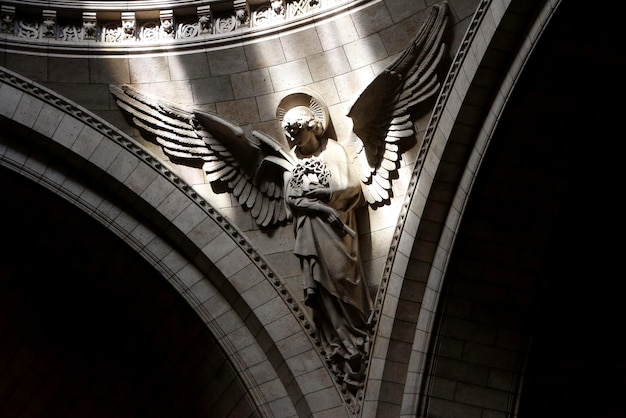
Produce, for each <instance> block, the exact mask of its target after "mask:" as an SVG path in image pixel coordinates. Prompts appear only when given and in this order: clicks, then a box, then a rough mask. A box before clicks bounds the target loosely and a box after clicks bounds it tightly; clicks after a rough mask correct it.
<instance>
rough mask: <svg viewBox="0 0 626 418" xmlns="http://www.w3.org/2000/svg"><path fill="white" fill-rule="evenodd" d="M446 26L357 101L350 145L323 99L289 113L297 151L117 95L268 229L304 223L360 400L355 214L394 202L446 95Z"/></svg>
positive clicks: (361, 328) (326, 330)
mask: <svg viewBox="0 0 626 418" xmlns="http://www.w3.org/2000/svg"><path fill="white" fill-rule="evenodd" d="M446 24H447V5H446V3H441V4H439V5H436V6H434V7H433V9H432V11H431V14H430V16H429V18H428V20H427V21H426V22H425V23H424V25H423V26H422V28H421V29H420V30H419V31H418V33H417V34H416V36H415V38H414V39H413V41H412V42H411V44H410V45H409V47H408V48H407V49H406V50H405V51H404V52H403V53H402V54H401V55H400V56H399V57H398V58H397V59H396V60H395V61H394V62H393V63H392V64H390V65H389V66H388V67H387V68H386V69H385V70H384V71H383V72H381V73H380V74H379V75H378V76H376V77H375V78H374V80H373V81H372V82H371V83H370V84H369V85H368V86H367V87H366V88H365V89H364V90H363V91H362V93H361V94H360V95H358V96H357V98H356V100H355V101H354V102H353V104H352V106H351V107H350V110H349V112H348V114H347V116H348V117H350V118H351V119H352V122H353V133H352V135H351V138H349V139H347V140H345V141H342V143H343V142H346V141H347V142H349V143H350V146H349V147H348V146H346V147H344V146H343V145H342V143H340V142H338V141H337V140H335V139H333V138H328V137H327V136H326V135H325V132H326V131H327V128H328V126H329V123H330V120H329V119H330V118H329V114H328V110H327V108H326V106H325V104H324V102H323V100H322V99H321V98H320V97H318V96H317V95H316V94H314V93H313V92H306V91H304V92H297V93H292V94H289V95H287V96H286V97H285V98H284V99H283V100H282V101H281V102H280V103H279V105H278V109H277V119H278V120H279V122H280V124H281V128H282V131H283V132H284V134H285V137H286V139H287V142H288V143H289V144H290V145H291V148H286V147H284V146H283V145H282V143H283V142H281V141H278V140H276V139H274V138H272V137H271V136H269V135H267V134H265V133H263V132H260V131H253V132H251V134H250V136H248V135H247V134H246V133H245V132H244V130H243V129H242V128H241V127H239V126H237V125H236V124H234V123H232V122H230V121H227V120H225V119H223V118H221V117H219V116H216V115H213V114H209V113H206V112H201V111H198V110H193V109H184V108H181V107H178V106H176V105H172V104H170V103H168V102H166V101H164V100H162V99H158V98H153V97H149V96H147V95H144V94H141V93H139V92H138V91H136V90H134V89H133V88H132V87H130V86H122V87H116V86H111V92H112V94H113V96H114V97H115V99H116V102H117V104H118V106H119V107H120V108H121V109H122V110H123V111H124V112H125V113H126V114H127V115H128V116H129V117H130V118H131V119H132V123H133V124H134V125H135V126H136V127H137V128H138V129H139V130H140V131H141V132H144V133H145V134H147V135H149V136H150V138H152V139H153V140H155V141H156V142H158V144H160V146H161V147H162V149H163V151H164V152H165V154H166V155H168V156H169V157H170V158H172V159H173V160H175V161H191V160H193V161H197V162H200V163H202V164H203V170H204V171H205V173H206V175H207V181H208V182H215V181H220V182H222V183H224V184H226V185H227V188H228V190H229V191H230V192H231V193H232V194H233V195H234V196H235V197H236V198H237V199H238V202H239V203H240V204H241V205H242V206H243V207H244V208H246V209H247V210H249V211H250V213H251V215H252V217H253V218H254V219H255V220H256V222H257V224H258V225H259V226H260V227H269V226H273V225H276V224H279V223H284V222H289V221H292V222H293V226H294V231H295V247H294V253H295V255H296V256H297V257H298V259H299V261H300V266H301V268H302V280H303V289H304V303H305V304H306V305H307V306H309V307H310V309H311V312H312V316H313V321H314V324H315V327H316V337H317V338H318V339H319V342H320V343H321V346H322V348H323V350H324V353H325V354H326V356H327V361H328V363H329V364H330V365H332V369H333V371H334V372H335V373H336V374H337V376H338V378H339V379H340V380H341V381H342V382H343V384H344V385H345V387H347V388H348V389H350V390H351V392H354V391H356V390H358V389H359V388H360V387H361V386H362V385H363V381H364V375H365V371H366V366H367V359H368V356H369V349H370V347H369V346H370V336H371V335H370V334H371V332H372V327H371V315H372V312H373V301H372V298H371V295H370V293H369V290H368V289H369V288H368V285H367V281H366V278H365V277H364V274H363V269H362V266H361V260H360V257H359V244H358V234H357V232H356V230H357V222H356V219H355V209H356V208H357V207H359V206H361V205H363V204H370V205H379V204H385V203H386V202H388V201H389V199H390V196H391V186H392V179H393V175H394V172H395V171H397V170H398V168H399V160H400V154H401V149H402V148H401V146H402V143H403V141H408V140H409V139H410V138H414V136H415V134H416V132H415V127H414V122H413V116H412V110H413V108H414V107H415V106H416V105H417V104H418V103H421V102H423V101H425V100H427V99H429V98H431V97H433V96H434V95H436V94H437V93H438V91H439V88H440V81H439V76H438V67H439V64H440V62H441V61H442V58H443V56H444V50H445V44H444V42H443V33H444V30H445V27H446Z"/></svg>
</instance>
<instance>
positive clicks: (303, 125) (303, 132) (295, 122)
mask: <svg viewBox="0 0 626 418" xmlns="http://www.w3.org/2000/svg"><path fill="white" fill-rule="evenodd" d="M311 119H312V114H311V111H310V110H309V109H308V108H304V109H302V106H301V107H299V108H294V109H292V110H290V111H289V112H287V114H286V115H285V118H284V119H283V125H282V128H283V131H284V132H285V136H286V137H287V140H288V141H289V143H290V144H292V145H295V146H296V147H298V148H300V149H306V148H310V147H315V146H316V143H317V138H316V136H315V133H314V132H313V131H312V130H311V129H310V128H309V122H310V121H311Z"/></svg>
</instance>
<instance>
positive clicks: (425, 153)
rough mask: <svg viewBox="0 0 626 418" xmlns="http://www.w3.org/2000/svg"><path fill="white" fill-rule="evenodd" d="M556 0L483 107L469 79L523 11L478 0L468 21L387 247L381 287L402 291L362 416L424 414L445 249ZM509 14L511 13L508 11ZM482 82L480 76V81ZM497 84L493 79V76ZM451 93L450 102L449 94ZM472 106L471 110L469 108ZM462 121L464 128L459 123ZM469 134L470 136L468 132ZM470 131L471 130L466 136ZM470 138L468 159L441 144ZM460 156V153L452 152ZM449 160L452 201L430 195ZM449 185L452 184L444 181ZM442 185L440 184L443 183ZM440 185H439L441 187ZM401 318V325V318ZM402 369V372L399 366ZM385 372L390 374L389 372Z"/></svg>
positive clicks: (388, 301)
mask: <svg viewBox="0 0 626 418" xmlns="http://www.w3.org/2000/svg"><path fill="white" fill-rule="evenodd" d="M559 3H560V1H558V0H557V1H552V2H550V1H548V2H546V3H545V5H544V7H543V8H542V10H541V11H540V13H539V14H538V15H537V16H536V17H535V22H534V24H533V25H532V30H531V31H530V33H529V35H527V38H526V40H525V42H522V43H521V49H520V50H519V51H517V55H516V58H515V60H514V63H513V65H512V66H511V68H509V69H508V72H507V74H505V76H506V77H505V78H504V80H505V82H503V83H501V85H499V90H498V91H497V92H496V98H495V100H494V101H493V102H485V103H483V106H485V107H484V108H483V110H482V111H476V110H475V109H471V108H474V107H476V106H477V104H476V103H475V102H473V103H471V104H468V103H466V102H464V99H465V98H466V97H467V95H468V94H469V93H470V88H471V87H472V82H473V81H474V79H475V77H477V73H478V72H479V71H480V70H481V66H483V67H488V66H489V65H490V64H489V63H488V62H487V63H486V62H485V56H486V55H487V54H488V53H489V48H490V46H489V45H490V42H491V41H493V40H494V39H495V37H496V36H497V34H496V32H497V31H498V30H500V29H506V28H503V27H502V25H503V21H504V19H505V18H506V17H511V16H510V15H516V14H518V13H520V10H519V8H516V7H515V5H516V2H515V0H513V1H508V0H500V1H492V0H483V1H482V2H481V3H480V4H479V6H478V8H477V10H476V12H475V14H474V16H473V19H472V21H471V22H470V24H469V26H468V29H467V32H466V33H465V37H464V39H463V42H462V44H461V47H460V48H459V50H458V51H457V54H456V56H455V58H454V60H453V63H452V65H451V69H450V71H449V73H448V76H447V78H446V81H445V83H444V87H443V89H442V91H441V93H440V96H439V98H438V100H437V103H436V105H435V109H434V111H433V115H432V117H431V120H430V122H429V125H428V128H427V133H426V138H425V140H424V145H423V146H422V149H421V150H420V155H421V158H420V159H418V160H417V161H416V164H415V169H414V173H413V178H412V180H411V182H410V185H409V190H408V193H407V198H406V201H405V204H404V205H403V212H402V213H401V215H400V217H399V223H398V227H397V229H398V231H399V233H398V234H397V235H396V236H395V238H394V243H392V248H391V251H390V255H389V259H390V260H392V262H391V263H389V266H388V268H387V269H386V270H387V271H388V275H387V276H386V277H384V278H383V282H382V286H381V288H383V289H384V288H389V289H400V290H396V291H395V294H391V293H389V292H387V293H385V295H384V296H385V299H384V303H383V309H382V315H381V324H380V325H379V326H378V329H379V330H380V331H379V332H378V334H377V335H376V346H377V347H376V348H377V350H378V351H379V352H381V353H382V354H381V355H380V357H378V356H377V357H376V358H374V359H373V360H372V363H373V364H375V365H376V367H370V371H369V375H368V386H367V391H366V395H365V401H364V412H363V416H382V415H384V414H389V413H390V411H392V410H393V411H395V413H392V414H391V415H394V416H406V417H415V416H425V415H424V413H425V411H424V410H423V409H424V405H423V404H422V402H423V399H426V398H427V396H428V393H427V390H428V381H427V377H428V376H427V370H426V368H427V367H428V366H427V362H428V357H429V355H431V353H430V350H431V348H432V347H431V340H432V337H433V332H434V328H433V327H434V325H435V315H436V313H437V305H438V300H439V295H440V292H441V288H442V286H443V283H444V278H445V273H446V268H447V264H448V262H449V256H450V252H451V250H452V247H453V245H454V241H455V236H456V234H457V232H458V227H459V225H460V220H461V218H462V215H463V210H464V208H465V205H466V203H467V199H468V198H469V195H470V192H471V187H472V184H473V182H474V179H475V177H476V175H477V173H478V170H479V168H480V163H481V159H482V156H483V155H484V153H485V152H486V149H487V147H488V145H489V139H490V138H491V134H492V132H493V131H494V130H495V128H496V126H497V123H498V121H499V116H500V114H501V113H502V111H503V109H504V107H505V105H506V103H507V98H508V97H509V95H510V93H511V91H512V89H513V87H514V85H515V80H516V79H517V78H518V77H519V75H520V74H521V72H522V70H523V68H524V64H525V62H526V60H527V59H528V57H529V55H530V54H531V52H532V49H533V46H534V44H535V42H536V41H537V40H538V39H539V37H540V36H541V33H542V30H543V28H544V26H545V25H546V23H547V21H548V20H549V18H550V16H551V15H552V14H553V12H554V11H555V10H556V9H557V7H558V4H559ZM507 13H508V14H509V16H507ZM483 82H484V80H483ZM495 82H496V83H497V80H495ZM452 99H453V100H452ZM468 110H470V111H469V112H467V111H468ZM464 112H467V113H470V114H471V113H481V112H483V113H481V114H486V119H484V120H478V121H477V124H476V125H475V126H473V127H471V128H470V129H468V126H465V124H467V120H466V119H465V120H462V121H461V122H459V119H458V115H459V114H461V113H464ZM461 124H464V125H463V126H460V125H461ZM468 131H471V132H474V134H470V136H469V137H468V136H467V132H468ZM471 135H475V136H473V137H472V136H471ZM455 141H457V142H463V143H465V142H467V141H471V142H474V145H473V147H472V148H471V154H470V155H469V156H467V157H466V158H467V160H466V161H454V157H452V156H450V155H447V154H446V149H447V147H449V145H450V144H451V143H453V142H455ZM456 158H457V159H458V157H456ZM447 164H450V165H458V164H460V165H461V166H462V167H463V171H462V173H461V175H460V177H459V181H458V183H457V184H455V185H452V186H453V189H450V190H451V193H453V195H451V198H450V201H449V206H448V207H444V206H442V205H441V203H440V202H439V199H440V198H441V195H440V194H439V195H438V196H433V191H434V189H435V187H441V185H442V184H445V183H448V180H446V177H447V176H448V175H449V172H445V171H446V170H445V167H446V165H447ZM447 186H449V185H447ZM444 187H445V186H444ZM439 191H441V189H440V190H439ZM433 224H440V227H439V229H437V228H435V230H438V231H439V232H437V234H438V235H437V236H436V237H434V236H433V235H432V233H433V232H432V231H433V227H432V226H433ZM407 278H410V279H411V282H412V283H411V286H412V287H411V289H410V290H405V291H403V289H406V288H407V284H406V282H407ZM416 288H419V289H421V293H420V296H421V299H417V298H415V299H412V300H411V296H410V295H409V294H408V293H407V292H411V293H412V294H415V293H416V292H415V289H416ZM403 302H404V303H411V304H413V305H415V306H416V307H417V310H416V311H415V317H414V321H413V322H411V323H410V324H408V325H407V324H406V318H404V319H403V321H398V320H397V317H396V313H397V311H398V309H399V308H398V306H399V304H401V303H403ZM400 322H402V324H400ZM407 326H408V327H413V331H412V335H413V339H412V344H411V345H410V358H409V360H408V364H406V365H399V364H398V363H397V362H390V361H389V356H388V355H387V353H388V351H389V349H390V347H391V346H392V345H393V346H396V347H397V346H398V345H400V344H402V342H398V341H394V340H393V338H392V337H391V336H392V334H393V333H394V332H396V333H397V334H403V331H406V330H403V329H400V327H407ZM401 368H405V372H401V371H400V369H401ZM386 371H388V373H386ZM387 374H388V375H389V376H393V375H395V376H398V375H404V376H405V381H404V382H403V383H402V384H401V383H399V382H392V381H389V379H386V375H387ZM400 386H401V387H402V388H403V394H402V397H401V399H400V398H399V396H394V397H393V399H394V400H396V401H398V404H396V405H393V403H391V402H389V398H390V397H389V396H388V394H389V393H393V392H394V391H395V390H397V388H398V387H400Z"/></svg>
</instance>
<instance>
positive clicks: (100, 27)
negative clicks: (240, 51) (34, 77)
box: [0, 0, 350, 43]
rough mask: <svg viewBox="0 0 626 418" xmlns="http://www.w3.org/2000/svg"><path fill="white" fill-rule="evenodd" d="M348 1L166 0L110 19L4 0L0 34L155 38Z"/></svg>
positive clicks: (281, 17)
mask: <svg viewBox="0 0 626 418" xmlns="http://www.w3.org/2000/svg"><path fill="white" fill-rule="evenodd" d="M349 2H350V1H349V0H268V1H265V2H261V3H259V2H254V3H252V2H248V0H232V3H230V5H229V7H224V4H228V3H219V8H218V7H217V6H216V7H214V9H216V10H212V7H211V5H212V4H216V3H215V2H212V1H204V2H202V3H203V4H201V5H199V6H196V7H195V10H193V12H191V13H190V10H191V9H190V8H189V7H180V8H179V9H176V8H174V7H175V6H176V2H170V5H169V7H170V9H166V10H154V11H150V12H146V11H142V14H141V15H142V16H147V15H150V14H152V15H154V18H143V17H142V18H136V12H135V11H132V10H124V11H122V10H120V12H119V18H118V19H115V20H111V18H110V16H111V14H112V13H111V12H110V11H107V12H106V13H104V12H100V11H98V10H96V11H94V10H87V11H83V12H82V20H81V18H80V17H76V13H75V10H68V9H66V8H59V9H58V10H55V9H54V8H53V7H54V3H53V2H50V3H49V4H47V5H46V6H47V9H42V10H40V12H39V13H37V12H33V9H34V8H35V7H36V5H28V2H23V3H24V8H22V6H21V4H18V5H17V6H14V5H13V4H14V3H17V2H15V1H13V2H7V3H11V4H2V2H0V6H1V15H0V23H1V27H0V34H4V35H9V36H15V37H17V38H28V39H29V40H33V39H41V40H47V41H48V40H56V41H68V42H79V41H96V42H102V43H124V42H159V41H163V40H172V39H189V38H196V37H200V36H211V35H219V34H225V33H229V32H233V31H236V30H238V29H247V28H252V29H253V28H255V27H264V26H268V25H271V24H280V23H284V22H286V21H290V20H294V19H298V18H301V17H306V16H308V15H311V14H314V13H317V12H320V11H324V10H328V9H329V8H333V7H335V6H338V5H342V4H344V3H349ZM125 4H126V3H125ZM26 6H28V8H26ZM113 14H114V13H113Z"/></svg>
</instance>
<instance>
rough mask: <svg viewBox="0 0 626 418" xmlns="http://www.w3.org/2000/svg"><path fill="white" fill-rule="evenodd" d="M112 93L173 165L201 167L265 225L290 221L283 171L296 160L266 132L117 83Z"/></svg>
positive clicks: (208, 179)
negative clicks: (246, 129) (249, 130)
mask: <svg viewBox="0 0 626 418" xmlns="http://www.w3.org/2000/svg"><path fill="white" fill-rule="evenodd" d="M110 91H111V93H112V94H113V96H114V97H115V100H116V103H117V105H118V106H119V107H120V109H122V111H123V112H124V113H125V114H126V115H127V116H128V117H129V118H130V121H131V123H132V124H133V125H134V126H135V127H137V128H138V129H139V131H140V132H141V133H142V135H144V137H146V138H147V139H149V140H151V141H154V142H156V143H158V144H159V145H160V146H161V147H162V149H163V152H164V153H165V154H166V155H167V156H169V157H170V158H171V159H172V160H173V161H176V162H187V163H190V164H191V163H201V164H202V168H203V169H204V171H205V173H206V176H207V181H208V182H215V181H220V182H223V183H224V184H225V185H226V186H227V187H228V189H229V191H230V192H231V193H232V194H233V195H234V196H235V197H236V198H237V200H238V202H239V204H241V205H242V206H243V207H245V208H246V209H249V210H250V213H251V214H252V217H253V218H254V219H255V220H256V222H257V224H258V225H259V226H261V227H267V226H272V225H276V224H279V223H281V222H283V221H285V220H287V219H288V216H289V214H288V212H287V209H286V207H285V204H284V201H283V172H284V171H285V170H287V169H288V168H289V167H290V166H291V164H293V160H292V157H291V156H290V155H289V154H288V153H287V152H285V151H284V150H283V149H282V146H281V145H280V144H279V143H278V142H276V141H275V140H274V139H273V138H271V137H270V136H268V135H266V134H264V133H263V132H260V131H253V132H252V136H253V137H252V138H249V137H248V136H247V135H246V134H245V133H244V131H243V129H241V127H239V126H237V125H235V124H233V123H232V122H230V121H228V120H226V119H223V118H220V117H218V116H216V115H212V114H210V113H205V112H200V111H197V110H193V109H185V108H182V107H179V106H177V105H174V104H172V103H169V102H167V101H165V100H163V99H159V98H155V97H151V96H148V95H145V94H142V93H140V92H139V91H137V90H135V89H133V88H132V87H130V86H128V85H124V86H121V87H117V86H113V85H112V86H110ZM260 171H262V175H260V174H261V173H260Z"/></svg>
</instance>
